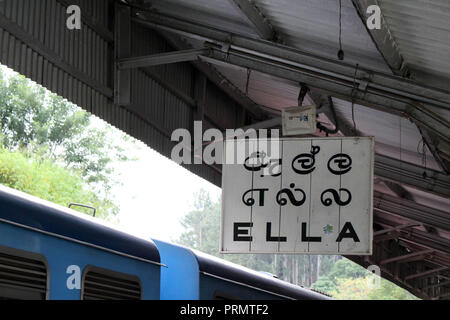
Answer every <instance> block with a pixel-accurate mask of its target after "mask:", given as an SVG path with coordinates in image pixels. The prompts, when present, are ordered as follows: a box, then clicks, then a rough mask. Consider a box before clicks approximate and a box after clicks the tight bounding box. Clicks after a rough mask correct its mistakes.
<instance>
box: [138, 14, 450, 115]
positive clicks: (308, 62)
mask: <svg viewBox="0 0 450 320" xmlns="http://www.w3.org/2000/svg"><path fill="white" fill-rule="evenodd" d="M138 13H139V15H138V17H139V18H134V21H135V22H138V23H141V24H142V25H144V26H147V27H149V28H153V29H156V30H164V31H169V32H172V33H177V34H180V35H182V36H185V37H189V38H193V39H197V40H201V41H210V42H212V43H214V44H217V45H219V46H218V48H222V47H223V48H224V53H227V54H230V55H231V54H235V53H240V56H242V55H243V54H244V53H247V54H248V55H251V56H253V58H254V59H255V58H256V57H259V58H261V59H262V58H265V59H268V61H266V65H267V64H269V62H271V63H272V64H275V63H276V62H277V66H279V65H280V64H286V65H288V66H290V67H291V68H294V67H297V68H298V69H300V70H297V71H302V72H303V73H305V74H306V75H308V76H311V77H314V78H327V79H328V80H332V79H333V80H334V81H336V82H339V83H341V84H343V85H344V84H345V85H347V86H350V91H351V90H352V89H354V88H353V82H354V80H355V82H356V84H357V88H361V87H365V89H366V90H364V91H366V94H372V93H375V92H376V90H381V91H383V92H384V93H385V94H386V95H391V96H386V97H385V98H386V99H387V100H394V98H401V100H404V99H409V100H415V101H418V102H421V103H425V104H429V105H431V106H433V108H436V107H437V108H440V109H445V110H450V92H448V91H446V90H442V89H436V88H433V87H430V86H426V85H423V84H419V83H417V82H414V81H411V80H408V79H402V78H399V77H396V76H392V75H388V74H384V73H380V72H376V71H372V70H369V69H364V68H358V70H357V72H356V77H354V75H355V66H353V65H350V64H347V63H343V62H341V61H337V60H334V59H328V58H324V57H320V56H317V55H314V54H310V53H305V52H302V51H300V50H298V49H295V48H292V47H288V46H284V45H280V44H276V43H273V42H269V41H264V40H260V39H255V38H250V37H246V36H243V35H238V34H230V33H229V32H225V31H222V30H218V29H214V28H211V27H209V26H204V25H201V24H197V23H192V22H188V21H185V20H181V19H178V18H173V17H168V16H164V15H161V14H155V13H151V12H145V11H142V12H138ZM279 67H281V66H279ZM281 78H285V77H284V76H282V77H281ZM294 81H296V80H294ZM296 82H302V81H296ZM314 82H315V83H317V79H316V81H314ZM304 83H306V84H308V85H311V86H312V84H309V83H307V82H304ZM378 94H381V93H380V92H378ZM346 96H350V94H347V95H346Z"/></svg>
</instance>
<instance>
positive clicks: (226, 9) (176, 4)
mask: <svg viewBox="0 0 450 320" xmlns="http://www.w3.org/2000/svg"><path fill="white" fill-rule="evenodd" d="M151 5H152V9H155V10H156V11H158V12H161V13H165V14H167V15H170V16H174V17H178V18H183V19H188V20H190V21H193V22H198V23H201V24H204V25H207V26H211V27H214V28H218V29H222V30H228V31H231V32H234V33H241V34H247V35H252V36H257V34H256V32H255V31H254V30H253V28H252V27H251V26H250V25H249V24H248V22H247V21H246V20H245V19H244V18H243V16H242V14H241V13H240V12H239V11H238V10H237V9H236V7H234V6H233V5H232V4H231V3H230V2H229V1H223V0H195V1H192V0H152V1H151Z"/></svg>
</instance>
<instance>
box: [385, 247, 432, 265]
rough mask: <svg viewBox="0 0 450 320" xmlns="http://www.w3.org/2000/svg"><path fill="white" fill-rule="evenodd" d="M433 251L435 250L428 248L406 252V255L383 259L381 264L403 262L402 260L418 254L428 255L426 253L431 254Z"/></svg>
mask: <svg viewBox="0 0 450 320" xmlns="http://www.w3.org/2000/svg"><path fill="white" fill-rule="evenodd" d="M432 252H433V250H432V249H427V250H422V251H418V252H413V253H409V254H405V255H402V256H398V257H393V258H389V259H385V260H381V262H380V264H382V265H383V264H388V263H392V262H401V261H405V260H408V259H409V258H414V257H417V256H423V255H426V254H430V253H432Z"/></svg>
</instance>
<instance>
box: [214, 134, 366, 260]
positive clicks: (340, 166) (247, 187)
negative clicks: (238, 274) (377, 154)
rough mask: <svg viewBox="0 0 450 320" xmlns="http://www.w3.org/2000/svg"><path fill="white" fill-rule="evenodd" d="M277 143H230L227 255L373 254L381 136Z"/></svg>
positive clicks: (224, 204)
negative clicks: (375, 184)
mask: <svg viewBox="0 0 450 320" xmlns="http://www.w3.org/2000/svg"><path fill="white" fill-rule="evenodd" d="M274 141H275V142H274ZM274 141H270V140H266V141H265V143H261V140H243V139H241V140H227V141H225V150H224V155H225V158H224V159H225V161H224V164H223V176H222V190H223V194H222V230H221V232H222V234H221V252H222V253H302V254H307V253H310V254H342V255H371V254H372V238H373V234H372V220H373V213H372V201H373V164H374V140H373V138H372V137H359V138H307V139H303V138H287V139H279V140H274ZM243 149H245V150H247V152H246V153H245V156H244V157H242V161H238V160H239V159H236V156H238V154H239V150H243ZM230 159H235V161H234V162H233V161H230Z"/></svg>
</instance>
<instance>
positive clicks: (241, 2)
mask: <svg viewBox="0 0 450 320" xmlns="http://www.w3.org/2000/svg"><path fill="white" fill-rule="evenodd" d="M228 2H229V3H231V4H232V5H233V6H234V7H235V8H236V9H237V11H238V12H239V13H240V14H241V16H242V17H243V18H244V19H245V20H247V22H248V23H249V24H250V25H251V26H253V29H254V30H255V31H256V33H257V34H258V35H259V36H260V37H261V39H264V40H273V39H274V37H275V32H274V30H273V28H272V26H271V25H270V24H269V23H268V21H267V19H266V18H264V16H263V15H262V13H261V11H259V9H258V8H257V7H256V6H255V4H254V3H252V2H250V1H248V0H228Z"/></svg>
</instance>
